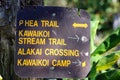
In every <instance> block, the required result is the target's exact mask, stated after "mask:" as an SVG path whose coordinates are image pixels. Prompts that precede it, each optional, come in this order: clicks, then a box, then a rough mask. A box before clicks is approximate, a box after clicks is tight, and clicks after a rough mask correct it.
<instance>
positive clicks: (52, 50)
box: [14, 6, 90, 78]
mask: <svg viewBox="0 0 120 80" xmlns="http://www.w3.org/2000/svg"><path fill="white" fill-rule="evenodd" d="M14 60H15V72H16V74H17V75H18V76H20V77H38V78H84V77H85V76H86V75H87V74H88V72H89V70H90V17H89V15H88V13H87V12H85V11H84V10H80V16H78V11H77V9H74V8H63V7H41V6H29V7H25V8H24V9H21V10H19V11H18V14H17V29H16V53H15V59H14Z"/></svg>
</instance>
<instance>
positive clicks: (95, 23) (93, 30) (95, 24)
mask: <svg viewBox="0 0 120 80" xmlns="http://www.w3.org/2000/svg"><path fill="white" fill-rule="evenodd" d="M98 24H99V21H91V22H90V26H91V42H90V43H91V47H90V48H91V52H93V51H94V50H95V48H96V47H95V45H94V40H95V36H96V31H97V28H98Z"/></svg>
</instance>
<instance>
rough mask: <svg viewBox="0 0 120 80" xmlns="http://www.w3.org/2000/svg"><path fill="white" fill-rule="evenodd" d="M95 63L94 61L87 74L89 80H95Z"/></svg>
mask: <svg viewBox="0 0 120 80" xmlns="http://www.w3.org/2000/svg"><path fill="white" fill-rule="evenodd" d="M96 65H97V63H94V64H93V66H92V68H91V70H90V72H89V74H88V78H89V79H90V80H95V77H96V75H97V71H96Z"/></svg>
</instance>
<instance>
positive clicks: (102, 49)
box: [91, 28, 120, 56]
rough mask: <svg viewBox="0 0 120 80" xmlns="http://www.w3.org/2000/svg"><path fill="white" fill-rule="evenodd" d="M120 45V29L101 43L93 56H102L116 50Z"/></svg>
mask: <svg viewBox="0 0 120 80" xmlns="http://www.w3.org/2000/svg"><path fill="white" fill-rule="evenodd" d="M119 43H120V28H118V29H117V30H115V31H114V32H113V33H112V34H110V36H109V37H108V38H107V39H106V40H104V41H103V43H101V44H100V45H99V46H98V47H97V48H96V50H95V51H94V52H93V53H92V54H91V55H92V56H95V55H101V56H102V54H104V53H106V52H107V51H109V50H110V49H112V48H114V47H115V46H117V45H118V44H119Z"/></svg>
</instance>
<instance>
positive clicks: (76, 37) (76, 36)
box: [68, 35, 80, 42]
mask: <svg viewBox="0 0 120 80" xmlns="http://www.w3.org/2000/svg"><path fill="white" fill-rule="evenodd" d="M68 38H69V39H75V40H77V42H78V41H79V39H80V38H79V37H78V35H75V37H68Z"/></svg>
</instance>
